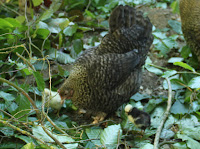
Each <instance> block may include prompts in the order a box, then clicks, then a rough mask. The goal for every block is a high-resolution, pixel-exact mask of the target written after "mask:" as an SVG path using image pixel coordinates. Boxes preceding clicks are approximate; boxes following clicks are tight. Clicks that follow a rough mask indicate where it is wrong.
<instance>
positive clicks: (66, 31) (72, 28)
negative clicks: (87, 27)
mask: <svg viewBox="0 0 200 149" xmlns="http://www.w3.org/2000/svg"><path fill="white" fill-rule="evenodd" d="M77 29H78V25H77V24H75V25H72V26H71V25H70V26H68V27H66V28H65V29H64V30H63V33H64V34H65V35H66V36H72V35H73V34H74V33H76V30H77Z"/></svg>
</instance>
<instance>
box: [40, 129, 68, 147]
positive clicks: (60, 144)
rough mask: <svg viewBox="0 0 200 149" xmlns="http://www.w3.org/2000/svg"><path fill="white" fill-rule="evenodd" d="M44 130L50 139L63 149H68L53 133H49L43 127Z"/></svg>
mask: <svg viewBox="0 0 200 149" xmlns="http://www.w3.org/2000/svg"><path fill="white" fill-rule="evenodd" d="M42 129H43V130H44V131H45V132H46V134H48V136H49V137H51V138H52V139H53V140H54V141H55V142H56V144H58V145H59V146H60V147H61V148H63V149H66V147H65V146H64V145H63V144H62V143H61V142H60V141H58V140H57V139H56V138H55V137H54V136H53V135H52V134H51V133H49V132H48V131H47V130H46V128H45V127H42Z"/></svg>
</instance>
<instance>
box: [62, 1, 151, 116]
mask: <svg viewBox="0 0 200 149" xmlns="http://www.w3.org/2000/svg"><path fill="white" fill-rule="evenodd" d="M109 27H110V30H109V33H108V34H107V35H106V36H105V37H104V38H103V39H102V41H101V44H100V45H99V46H98V47H94V48H91V49H87V50H86V51H84V52H83V54H82V55H80V57H79V58H77V59H76V61H75V63H74V64H73V68H72V70H71V72H70V75H69V77H68V78H67V80H66V81H65V82H64V83H63V85H62V86H61V87H60V89H59V90H58V92H59V94H60V96H61V98H62V100H63V99H71V100H72V102H73V104H74V105H75V106H77V107H79V108H81V109H85V110H86V111H87V113H88V112H89V113H92V115H94V116H96V117H95V118H94V119H95V120H103V119H104V117H105V116H106V115H107V114H111V113H113V112H115V111H116V110H117V108H118V107H119V106H121V105H122V104H123V103H126V102H128V101H129V99H130V97H131V96H132V95H133V94H135V93H136V92H137V91H138V90H139V87H140V84H141V78H142V70H141V67H142V66H143V65H144V63H145V60H146V56H147V53H148V51H149V48H150V46H151V44H152V42H153V35H152V24H151V22H150V20H149V19H148V18H147V17H143V13H142V12H140V11H136V10H135V9H134V8H133V7H130V6H127V5H126V6H122V5H120V6H118V7H116V8H115V9H114V10H113V11H112V13H111V15H110V19H109Z"/></svg>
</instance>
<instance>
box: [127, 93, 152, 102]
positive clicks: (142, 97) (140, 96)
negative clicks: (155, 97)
mask: <svg viewBox="0 0 200 149" xmlns="http://www.w3.org/2000/svg"><path fill="white" fill-rule="evenodd" d="M147 98H151V96H149V95H145V94H140V93H136V94H134V95H133V96H132V97H131V98H130V99H134V100H135V101H140V100H142V99H147Z"/></svg>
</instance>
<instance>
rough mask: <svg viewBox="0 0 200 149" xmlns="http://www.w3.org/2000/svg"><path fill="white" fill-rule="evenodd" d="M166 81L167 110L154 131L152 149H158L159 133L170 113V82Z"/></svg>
mask: <svg viewBox="0 0 200 149" xmlns="http://www.w3.org/2000/svg"><path fill="white" fill-rule="evenodd" d="M165 79H166V81H167V84H168V101H167V109H166V111H165V113H164V116H163V117H162V120H161V122H160V125H159V127H158V129H157V131H156V136H155V139H154V147H153V148H154V149H158V143H159V138H160V134H161V131H162V128H163V126H164V123H165V121H166V120H167V117H168V115H169V112H170V108H171V105H172V88H171V83H170V80H169V79H168V78H165Z"/></svg>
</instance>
